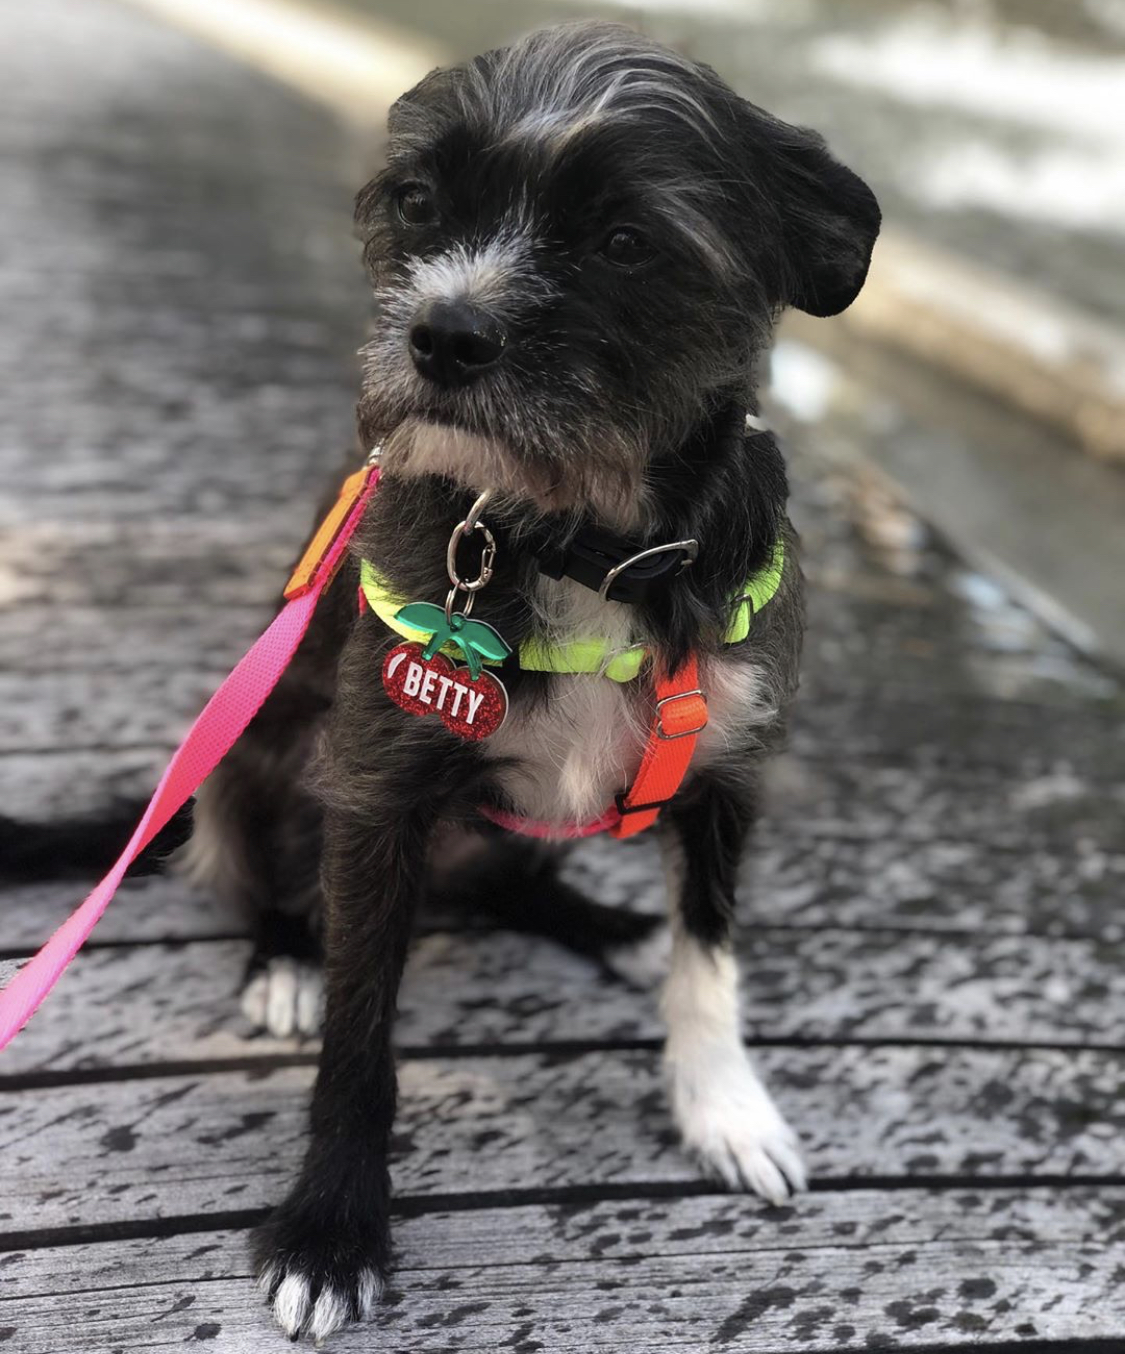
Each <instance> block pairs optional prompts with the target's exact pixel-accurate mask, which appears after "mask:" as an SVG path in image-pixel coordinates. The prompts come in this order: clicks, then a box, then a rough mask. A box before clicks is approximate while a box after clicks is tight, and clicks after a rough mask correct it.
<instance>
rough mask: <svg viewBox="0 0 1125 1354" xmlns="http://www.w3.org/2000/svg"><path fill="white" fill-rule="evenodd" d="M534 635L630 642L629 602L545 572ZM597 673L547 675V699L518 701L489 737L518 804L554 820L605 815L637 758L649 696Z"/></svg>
mask: <svg viewBox="0 0 1125 1354" xmlns="http://www.w3.org/2000/svg"><path fill="white" fill-rule="evenodd" d="M535 604H536V613H537V637H538V638H541V639H544V640H547V641H548V642H549V643H552V644H569V643H573V642H575V641H588V640H591V639H595V640H600V641H602V642H605V643H606V644H607V645H608V647H609V649H610V650H619V649H625V648H627V647H628V646H629V644H630V643H631V642H632V641H633V636H632V615H631V610H630V608H628V607H626V606H622V605H621V604H619V603H614V602H602V601H600V600H599V598H598V597H597V595H596V594H595V593H593V592H591V591H590V590H589V589H588V588H584V587H582V586H581V584H578V583H575V582H574V581H573V580H571V579H563V580H561V581H559V582H556V581H555V580H553V579H543V580H541V582H540V584H539V591H538V594H537V596H536V599H535ZM643 682H644V677H643V676H642V677H638V678H636V679H634V680H633V681H632V682H615V681H613V680H612V679H611V678H609V677H605V676H601V675H599V674H596V673H561V674H559V675H558V676H554V677H551V678H550V679H549V689H548V692H547V696H546V699H544V700H537V701H535V702H533V703H532V704H531V705H530V706H524V707H521V706H520V705H519V704H518V703H517V704H515V705H514V706H513V709H512V711H511V713H510V714H509V716H508V719H507V720H506V721H505V723H504V725H503V726H502V727H501V728H500V730H499V731H498V732H497V733H495V734H494V735H493V736H492V737H491V738H490V739H488V741H487V742H486V743H485V744H483V745H482V746H483V749H484V751H485V753H486V754H487V755H489V756H491V757H494V758H496V759H497V760H498V761H500V762H501V763H502V765H501V766H500V768H499V769H498V774H497V780H498V782H499V784H500V787H501V788H502V789H503V790H504V792H505V794H507V795H508V796H509V798H510V799H511V801H512V803H513V804H514V805H515V807H516V810H517V811H518V812H519V813H521V814H523V815H526V816H527V817H529V818H533V819H538V820H541V821H544V822H550V823H568V822H585V821H588V820H590V819H592V818H597V817H599V816H600V815H601V814H602V813H603V812H604V811H605V809H606V808H608V807H609V805H610V804H612V803H613V796H614V795H615V794H616V792H617V791H618V790H622V789H624V788H625V787H626V786H627V785H628V784H629V783H630V782H631V781H632V779H633V777H634V776H635V774H636V771H637V768H638V766H639V765H640V760H641V755H642V753H643V750H644V741H645V733H646V721H647V714H646V703H645V701H644V691H643V690H642V689H641V686H640V684H641V683H643Z"/></svg>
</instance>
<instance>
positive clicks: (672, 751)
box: [609, 654, 707, 838]
mask: <svg viewBox="0 0 1125 1354" xmlns="http://www.w3.org/2000/svg"><path fill="white" fill-rule="evenodd" d="M706 727H707V700H706V698H705V697H704V695H703V692H702V691H701V690H700V689H699V664H698V662H697V660H696V657H695V655H694V654H692V655H691V657H690V658H689V659H688V660H687V662H686V663H685V664H684V665H683V667H681V668H680V670H679V671H678V672H677V673H676V674H675V676H674V677H668V676H666V675H665V674H664V673H662V672H658V673H657V674H656V715H655V718H654V719H653V721H652V728H651V729H650V730H649V735H648V744H647V745H646V747H645V755H644V757H643V759H642V761H641V766H640V770H639V771H638V772H637V778H636V780H634V781H633V783H632V785H631V786H630V787H629V789H628V790H627V791H626V792H625V793H623V794H619V795H618V796H617V811H618V812H619V813H620V814H621V821H620V822H619V823H615V824H614V826H613V827H611V828H610V829H609V835H610V836H611V837H618V838H620V837H632V836H633V835H634V833H637V832H643V831H644V830H645V828H646V827H651V826H652V824H653V823H655V822H656V819H657V817H658V816H659V814H660V810H661V809H662V808H663V807H664V806H665V804H667V803H668V801H669V800H670V799H671V798H672V797H673V796H674V795H675V793H676V791H677V790H678V789H679V788H680V783H681V782H682V781H683V778H684V776H685V775H686V774H687V769H688V766H689V765H690V764H691V759H692V755H693V754H694V752H695V744H696V740H697V739H698V737H699V735H700V734H701V733H702V732H703V730H704V729H705V728H706Z"/></svg>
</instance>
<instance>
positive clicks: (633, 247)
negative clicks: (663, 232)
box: [601, 226, 656, 268]
mask: <svg viewBox="0 0 1125 1354" xmlns="http://www.w3.org/2000/svg"><path fill="white" fill-rule="evenodd" d="M601 252H602V256H603V258H607V259H608V260H609V261H610V263H616V264H618V265H619V266H620V267H622V268H632V267H635V266H636V265H637V264H639V263H647V262H648V260H649V259H651V258H652V256H653V254H655V253H656V250H655V249H653V247H652V245H650V244H649V242H648V241H647V240H646V239H645V237H644V236H643V235H642V234H641V233H640V231H639V230H633V228H632V227H631V226H618V227H617V228H616V229H615V230H611V231H610V232H609V234H608V235H607V236H606V240H605V243H604V244H603V245H602V251H601Z"/></svg>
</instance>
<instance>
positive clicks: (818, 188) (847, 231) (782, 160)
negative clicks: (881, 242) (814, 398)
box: [746, 104, 882, 316]
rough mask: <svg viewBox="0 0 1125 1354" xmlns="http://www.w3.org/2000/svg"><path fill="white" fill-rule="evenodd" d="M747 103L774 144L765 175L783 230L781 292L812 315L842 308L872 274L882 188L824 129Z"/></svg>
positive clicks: (759, 134) (782, 298)
mask: <svg viewBox="0 0 1125 1354" xmlns="http://www.w3.org/2000/svg"><path fill="white" fill-rule="evenodd" d="M746 109H747V111H749V112H751V113H752V114H753V115H754V121H755V124H756V126H755V129H754V134H755V137H756V138H757V139H759V140H760V141H761V140H764V141H765V144H766V146H767V147H768V167H767V174H766V178H767V181H768V182H770V183H771V184H772V191H773V194H774V201H773V203H772V206H773V208H774V210H775V211H776V213H777V218H778V224H779V227H780V231H781V240H780V245H781V254H782V275H781V277H780V279H779V282H780V286H779V290H780V292H781V294H780V295H779V296H777V297H775V298H774V300H775V301H776V302H777V303H778V304H780V305H790V306H796V307H797V308H798V310H804V311H807V312H808V314H810V315H820V316H826V315H838V314H839V313H840V311H841V310H846V309H847V307H848V306H850V305H851V303H852V302H853V301H854V300H855V298H856V297H857V296H858V295H859V291H860V288H861V287H862V286H863V283H864V279H865V278H866V277H867V268H868V265H869V264H870V262H871V250H872V249H873V248H874V245H875V238H876V236H877V235H878V234H879V223H880V221H881V219H882V215H881V213H880V211H879V204H878V202H876V200H875V194H874V193H873V192H872V191H871V189H870V188H868V186H867V184H865V183H864V181H863V180H862V179H861V178H860V177H859V175H858V174H853V173H852V171H851V170H850V169H848V168H847V167H846V166H844V165H842V164H841V163H840V162H839V160H836V159H835V158H834V157H833V156H832V155H831V154H829V151H828V147H827V146H826V145H825V143H824V138H823V137H822V136H820V135H818V133H816V132H814V131H811V130H809V129H808V128H807V127H793V126H790V125H789V124H788V123H784V122H781V121H779V120H777V119H775V118H771V117H770V116H769V115H768V114H766V113H763V112H762V110H761V109H758V108H755V107H754V106H753V105H752V104H748V105H746ZM767 191H770V190H769V189H767Z"/></svg>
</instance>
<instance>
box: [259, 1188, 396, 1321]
mask: <svg viewBox="0 0 1125 1354" xmlns="http://www.w3.org/2000/svg"><path fill="white" fill-rule="evenodd" d="M253 1246H254V1255H255V1261H256V1265H257V1270H258V1284H259V1287H260V1288H261V1289H262V1291H263V1292H264V1293H265V1295H266V1301H267V1302H268V1303H269V1305H270V1307H271V1308H272V1310H273V1314H274V1317H275V1318H276V1320H277V1324H278V1325H279V1326H280V1327H281V1329H282V1330H283V1331H284V1332H285V1334H286V1335H288V1336H289V1338H290V1339H291V1340H296V1339H297V1338H298V1337H299V1336H302V1335H307V1336H310V1337H311V1338H312V1339H313V1340H315V1341H316V1342H317V1343H319V1342H320V1341H321V1340H323V1339H324V1338H325V1337H326V1336H328V1335H331V1334H332V1332H333V1331H336V1330H339V1329H340V1328H341V1327H342V1326H347V1325H349V1324H350V1323H351V1322H353V1321H368V1320H370V1319H371V1317H372V1316H373V1315H374V1313H375V1308H376V1304H377V1303H378V1301H379V1297H380V1295H381V1293H382V1291H383V1279H384V1273H385V1269H386V1255H387V1246H386V1244H385V1242H380V1240H379V1239H378V1238H377V1237H375V1236H367V1237H361V1236H353V1235H349V1234H348V1233H347V1231H346V1229H341V1230H340V1231H339V1232H336V1231H330V1230H326V1229H324V1228H323V1227H322V1226H318V1225H317V1224H316V1223H313V1222H309V1221H303V1220H302V1219H301V1216H300V1213H299V1210H297V1209H295V1208H293V1207H292V1206H291V1205H288V1204H283V1205H282V1206H281V1208H279V1209H278V1210H277V1212H276V1213H274V1215H273V1216H272V1217H271V1218H270V1219H269V1220H268V1221H267V1222H266V1223H265V1224H264V1225H263V1226H262V1227H260V1228H259V1229H258V1231H257V1232H256V1233H255V1234H254V1240H253Z"/></svg>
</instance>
